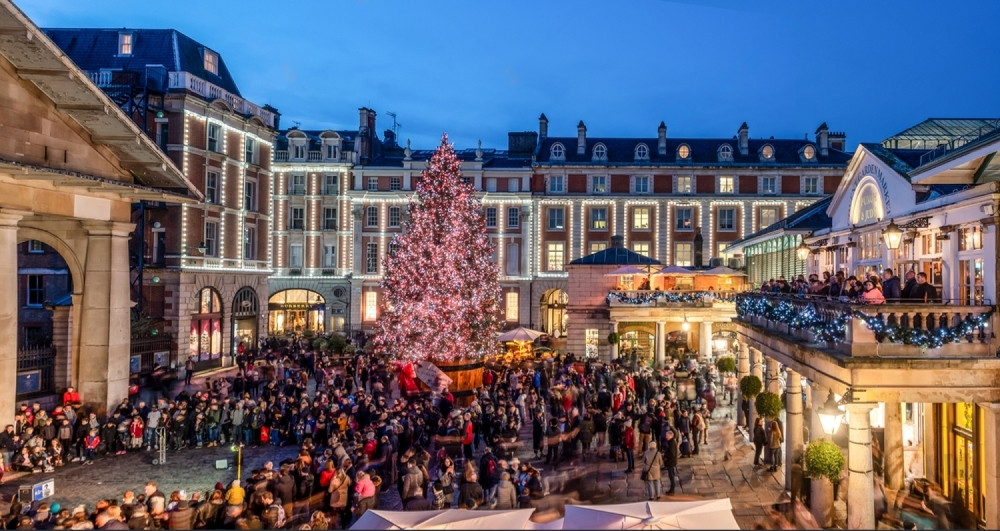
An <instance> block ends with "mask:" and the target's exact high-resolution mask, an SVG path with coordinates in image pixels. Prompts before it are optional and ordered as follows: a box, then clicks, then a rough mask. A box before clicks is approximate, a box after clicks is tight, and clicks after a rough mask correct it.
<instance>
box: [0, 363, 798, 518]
mask: <svg viewBox="0 0 1000 531" xmlns="http://www.w3.org/2000/svg"><path fill="white" fill-rule="evenodd" d="M216 374H217V373H216ZM215 376H216V375H215V374H213V375H211V376H210V377H215ZM203 378H204V375H199V376H196V377H195V379H194V381H193V382H192V386H191V388H192V389H198V388H200V387H199V386H200V385H201V383H202V382H201V380H202V379H203ZM732 411H733V410H732V408H729V407H721V408H719V409H717V410H716V412H715V418H716V420H715V421H714V422H712V423H711V425H710V428H709V437H708V440H709V444H708V445H703V446H702V450H701V453H700V455H697V456H693V457H691V458H686V459H681V460H680V462H679V466H678V471H679V475H680V479H681V482H680V484H679V485H678V486H677V488H676V493H677V496H661V498H660V500H662V501H670V500H675V501H680V500H691V499H701V498H723V497H728V498H730V499H731V500H732V504H733V508H734V514H735V516H736V520H737V522H739V524H740V526H741V527H742V528H743V529H752V528H753V527H754V525H755V524H757V523H758V522H760V523H765V522H766V519H765V515H766V513H767V508H768V507H770V506H771V505H772V504H774V503H777V502H782V501H787V496H785V495H784V493H783V482H784V472H783V470H782V471H779V472H775V473H771V472H767V471H765V470H763V469H760V470H754V468H753V446H752V445H750V444H748V443H747V442H746V440H745V439H744V438H743V437H741V436H739V435H737V436H736V437H735V440H736V447H735V449H734V451H733V453H732V457H731V459H729V460H724V459H723V452H722V449H721V447H720V444H719V440H720V439H721V437H720V430H721V429H722V426H723V423H722V422H721V420H720V419H723V418H725V415H726V414H727V413H732ZM525 430H526V431H524V432H523V433H522V435H521V441H526V442H527V444H526V445H525V447H524V448H523V449H522V450H521V451H520V452H518V457H520V458H521V460H522V461H526V462H530V463H532V465H533V466H536V468H539V469H540V470H541V471H542V475H543V478H547V481H548V486H549V491H550V494H549V496H546V497H544V498H543V499H542V500H538V506H539V514H538V515H537V516H539V517H542V518H543V519H544V518H545V516H546V515H545V514H544V513H548V515H547V516H548V517H549V519H551V518H554V517H556V513H557V512H562V511H563V506H564V505H565V504H566V503H578V504H591V503H592V504H607V503H625V502H634V501H643V500H645V499H646V494H645V485H644V483H643V481H642V480H640V478H639V476H640V472H639V470H636V471H635V472H633V473H632V474H628V475H626V474H625V467H626V463H625V462H620V463H614V462H611V461H610V460H609V459H608V458H607V451H608V448H607V446H605V447H604V448H603V449H601V451H600V452H599V457H598V456H597V455H593V456H588V457H586V458H585V459H583V460H577V461H575V462H573V463H566V464H564V465H563V466H560V467H558V468H556V469H552V467H551V466H547V465H544V459H534V458H533V454H532V452H531V449H530V440H531V435H530V426H527V427H526V428H525ZM295 455H296V448H295V447H281V448H279V447H261V448H245V449H244V451H243V472H244V476H245V475H247V473H248V472H249V471H250V470H252V469H254V468H259V467H261V466H263V464H264V463H265V462H267V461H273V462H274V463H275V464H278V463H280V462H281V461H282V460H283V459H289V458H294V457H295ZM155 456H156V452H139V453H129V454H127V455H124V456H116V457H110V456H109V457H104V458H99V459H98V460H97V461H96V462H95V464H94V465H92V466H81V465H80V464H78V463H71V464H68V465H66V466H64V467H62V468H58V469H56V471H55V472H53V473H49V474H45V473H40V474H19V475H15V476H12V475H8V476H7V477H5V479H6V480H7V481H6V482H5V484H4V485H2V486H0V497H2V500H0V513H5V512H6V511H7V507H8V506H9V502H10V500H11V499H12V497H13V496H14V495H15V494H16V493H17V487H18V486H19V485H32V484H34V483H38V482H40V481H43V480H45V479H49V478H54V479H55V480H56V483H55V491H56V492H55V495H54V496H53V497H52V498H51V499H50V500H47V501H49V502H53V501H57V502H59V503H60V504H62V506H63V507H74V506H76V505H78V504H86V505H87V507H88V508H93V506H94V503H95V502H96V501H97V500H99V499H101V498H114V497H119V498H120V497H121V495H122V493H123V492H124V491H126V490H134V491H135V492H136V493H139V492H141V491H142V487H143V485H144V484H145V482H146V481H147V480H149V479H153V480H155V481H157V483H158V485H159V487H160V490H162V491H163V492H167V493H169V492H171V491H173V490H180V489H187V491H188V492H189V493H190V492H194V491H201V492H203V493H204V492H206V491H210V490H211V489H212V488H213V486H214V485H215V483H216V482H218V481H221V482H223V483H228V482H229V481H231V480H232V479H234V478H235V477H236V469H235V464H236V463H235V462H236V457H237V456H236V454H235V453H234V452H232V451H231V450H230V449H229V448H199V449H188V450H182V451H179V452H170V453H168V454H167V464H166V465H153V464H152V460H153V458H154V457H155ZM477 457H478V454H477ZM217 461H225V465H226V466H225V467H224V469H217V468H216V462H217ZM637 468H638V467H637ZM663 480H664V481H665V482H666V485H665V486H664V489H666V488H669V479H668V478H667V477H666V475H664V478H663ZM379 507H380V508H382V509H396V510H398V509H401V508H402V504H401V502H400V500H399V494H398V492H397V491H396V489H394V488H390V489H389V490H388V491H386V492H385V493H383V494H382V496H380V500H379Z"/></svg>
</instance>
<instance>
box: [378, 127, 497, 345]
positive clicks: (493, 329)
mask: <svg viewBox="0 0 1000 531" xmlns="http://www.w3.org/2000/svg"><path fill="white" fill-rule="evenodd" d="M409 214H410V218H409V220H408V221H406V222H404V225H403V228H404V230H403V232H402V233H401V234H398V235H397V236H395V237H394V238H393V240H392V246H391V247H390V252H389V253H387V255H386V258H385V277H384V279H383V281H382V288H383V290H384V293H385V296H384V299H383V303H382V311H381V312H380V316H379V320H378V322H377V323H376V333H375V337H374V349H375V352H378V353H382V354H386V355H389V356H391V357H392V358H395V359H404V360H410V361H421V360H430V361H455V360H464V359H477V358H480V357H482V356H484V355H487V354H494V353H496V352H498V351H499V350H500V342H499V341H498V339H497V332H498V331H499V329H500V319H499V317H500V299H501V297H500V283H499V269H498V267H497V264H496V263H495V262H494V261H493V259H492V254H493V242H492V241H490V238H489V236H488V234H487V232H486V221H485V219H484V218H483V213H482V206H481V205H480V203H479V201H478V200H477V199H476V198H475V196H474V195H473V189H472V186H471V185H470V184H468V183H464V182H462V172H461V162H460V161H459V159H458V157H457V156H456V155H455V151H454V149H453V148H452V145H451V144H449V143H448V135H447V134H445V135H444V136H443V137H442V138H441V145H440V146H439V147H438V149H437V151H436V152H435V153H434V155H433V157H432V158H431V160H430V163H429V164H428V167H427V169H426V170H425V171H424V172H423V174H422V176H421V178H420V180H419V181H418V182H417V186H416V197H415V198H414V200H413V201H411V202H410V206H409Z"/></svg>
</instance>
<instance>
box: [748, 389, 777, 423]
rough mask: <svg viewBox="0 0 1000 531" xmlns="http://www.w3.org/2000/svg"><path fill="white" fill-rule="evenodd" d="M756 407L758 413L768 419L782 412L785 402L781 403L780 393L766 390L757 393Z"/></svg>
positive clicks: (774, 417)
mask: <svg viewBox="0 0 1000 531" xmlns="http://www.w3.org/2000/svg"><path fill="white" fill-rule="evenodd" d="M754 407H755V408H756V409H757V414H758V415H760V416H762V417H764V418H768V419H776V418H778V415H780V414H781V409H782V407H783V404H782V403H781V396H780V395H778V393H772V392H770V391H764V392H763V393H760V394H759V395H757V398H756V400H755V401H754Z"/></svg>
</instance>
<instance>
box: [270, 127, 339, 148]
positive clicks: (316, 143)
mask: <svg viewBox="0 0 1000 531" xmlns="http://www.w3.org/2000/svg"><path fill="white" fill-rule="evenodd" d="M292 131H297V132H299V133H303V134H304V135H306V138H307V139H308V149H309V151H319V150H321V149H322V148H323V140H322V138H320V135H322V134H323V133H328V132H334V133H337V134H338V135H340V138H341V139H342V142H341V144H340V149H341V150H343V151H354V141H355V139H356V138H357V136H358V132H357V131H356V130H355V131H347V130H343V131H342V130H335V129H313V130H305V129H299V128H296V127H293V128H291V129H285V130H283V131H278V136H277V137H276V138H275V139H274V149H276V150H279V151H281V150H285V149H288V133H290V132H292Z"/></svg>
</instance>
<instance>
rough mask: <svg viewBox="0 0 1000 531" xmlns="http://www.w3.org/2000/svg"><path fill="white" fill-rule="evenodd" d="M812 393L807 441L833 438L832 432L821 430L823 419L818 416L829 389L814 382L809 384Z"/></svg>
mask: <svg viewBox="0 0 1000 531" xmlns="http://www.w3.org/2000/svg"><path fill="white" fill-rule="evenodd" d="M809 388H810V392H811V393H812V411H810V412H809V413H810V414H809V417H810V422H809V442H812V441H818V440H820V439H822V438H824V437H825V438H827V439H831V440H832V439H833V435H834V434H827V433H826V432H825V431H823V421H822V420H820V418H819V413H818V412H819V410H820V409H821V408H822V407H823V404H825V403H826V397H827V395H828V394H829V393H830V390H829V389H824V388H823V387H820V386H819V385H818V384H817V383H816V382H812V383H810V384H809Z"/></svg>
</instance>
